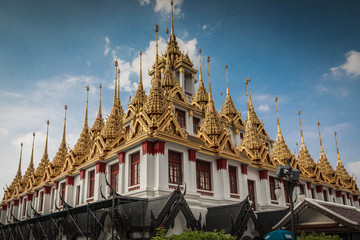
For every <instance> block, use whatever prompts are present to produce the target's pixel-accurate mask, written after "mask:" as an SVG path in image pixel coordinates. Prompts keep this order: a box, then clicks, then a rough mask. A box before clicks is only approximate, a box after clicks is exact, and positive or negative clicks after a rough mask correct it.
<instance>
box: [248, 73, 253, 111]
mask: <svg viewBox="0 0 360 240" xmlns="http://www.w3.org/2000/svg"><path fill="white" fill-rule="evenodd" d="M248 83H249V104H250V107H251V108H252V109H253V108H254V107H253V103H252V99H251V88H250V78H248Z"/></svg>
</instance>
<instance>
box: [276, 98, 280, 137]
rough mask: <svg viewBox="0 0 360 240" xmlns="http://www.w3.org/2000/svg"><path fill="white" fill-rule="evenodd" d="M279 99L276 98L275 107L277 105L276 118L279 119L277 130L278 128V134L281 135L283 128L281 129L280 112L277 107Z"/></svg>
mask: <svg viewBox="0 0 360 240" xmlns="http://www.w3.org/2000/svg"><path fill="white" fill-rule="evenodd" d="M277 101H278V97H277V96H275V105H276V117H277V128H278V134H279V135H281V128H280V120H279V110H278V105H277Z"/></svg>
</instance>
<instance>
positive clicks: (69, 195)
mask: <svg viewBox="0 0 360 240" xmlns="http://www.w3.org/2000/svg"><path fill="white" fill-rule="evenodd" d="M65 181H66V182H65V199H64V200H65V202H66V203H67V204H69V205H70V206H71V207H74V206H75V202H74V200H73V199H74V176H66V180H65Z"/></svg>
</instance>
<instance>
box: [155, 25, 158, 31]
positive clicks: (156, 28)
mask: <svg viewBox="0 0 360 240" xmlns="http://www.w3.org/2000/svg"><path fill="white" fill-rule="evenodd" d="M158 31H159V25H157V24H155V32H158Z"/></svg>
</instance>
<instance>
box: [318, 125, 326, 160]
mask: <svg viewBox="0 0 360 240" xmlns="http://www.w3.org/2000/svg"><path fill="white" fill-rule="evenodd" d="M317 125H318V128H319V137H320V150H321V154H325V153H324V147H323V144H322V140H321V133H320V122H319V121H318V122H317Z"/></svg>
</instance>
